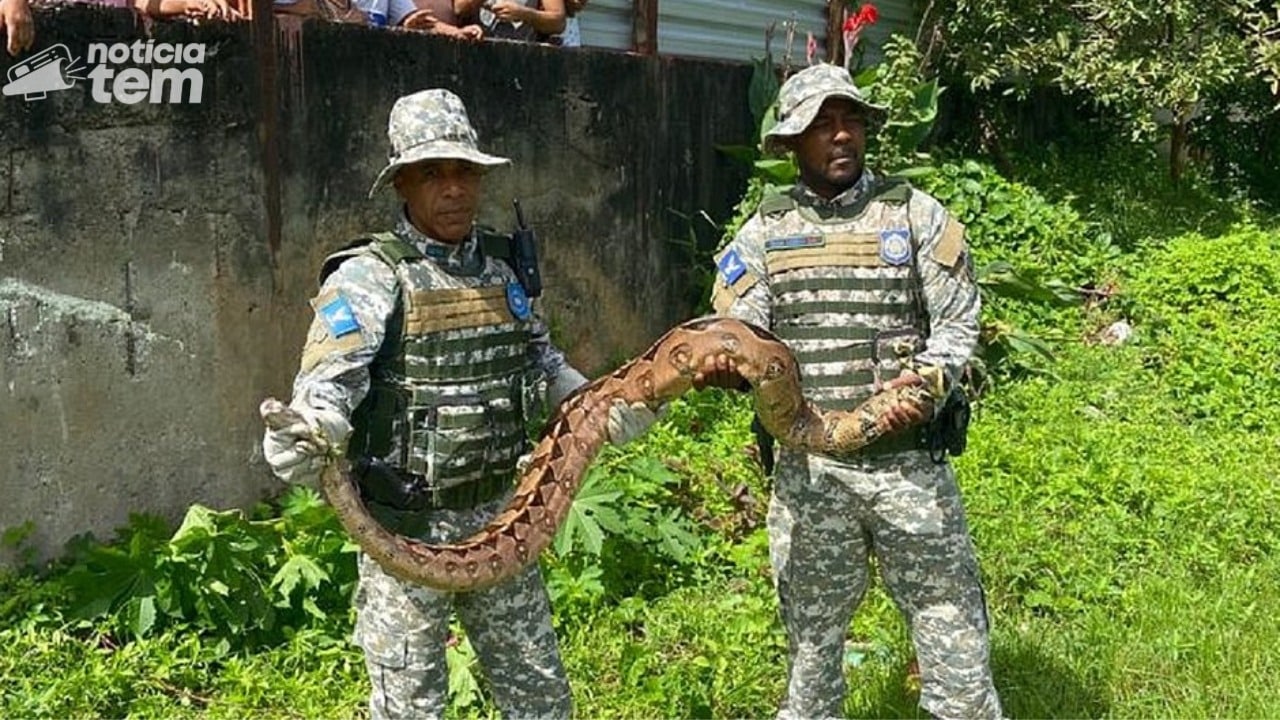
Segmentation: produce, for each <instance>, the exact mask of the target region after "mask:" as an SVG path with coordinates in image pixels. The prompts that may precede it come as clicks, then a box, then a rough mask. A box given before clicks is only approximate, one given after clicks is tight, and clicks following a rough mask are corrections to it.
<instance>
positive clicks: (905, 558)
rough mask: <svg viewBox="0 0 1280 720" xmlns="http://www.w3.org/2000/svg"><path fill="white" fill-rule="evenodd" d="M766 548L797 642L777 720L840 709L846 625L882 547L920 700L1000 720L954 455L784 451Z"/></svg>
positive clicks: (931, 708) (936, 708) (941, 711)
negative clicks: (842, 455) (860, 456)
mask: <svg viewBox="0 0 1280 720" xmlns="http://www.w3.org/2000/svg"><path fill="white" fill-rule="evenodd" d="M768 527H769V555H770V560H771V562H772V564H773V570H774V582H775V585H776V588H777V592H778V600H779V605H780V608H781V612H782V620H783V624H784V625H785V626H786V631H787V638H788V642H789V645H790V658H789V665H790V668H789V674H788V681H787V696H786V699H785V701H784V702H783V705H782V707H781V710H780V712H779V715H778V717H779V718H786V719H788V720H789V719H791V718H827V717H840V716H842V714H843V712H842V709H843V705H844V697H845V691H846V689H847V688H846V685H845V678H844V668H843V658H844V641H845V634H846V632H847V630H848V627H849V623H850V621H851V620H852V618H853V613H854V611H855V610H856V609H857V606H858V604H859V603H860V602H861V601H862V598H863V595H864V594H865V592H866V589H867V582H868V572H869V565H870V557H871V555H872V554H873V553H874V555H875V557H876V561H877V563H878V565H879V567H880V574H881V577H882V578H883V580H884V583H885V585H886V587H887V588H888V591H889V594H890V595H891V596H892V597H893V599H894V602H895V603H896V604H897V606H898V608H899V609H900V610H901V611H902V613H903V615H904V616H905V618H906V620H907V624H908V625H909V627H910V629H911V640H912V643H913V644H914V645H915V650H916V654H917V659H918V661H919V664H920V681H921V697H920V705H921V707H923V708H924V709H925V710H926V711H928V712H929V713H931V714H932V715H933V716H934V717H938V718H998V717H1000V716H1001V708H1000V700H999V698H998V697H997V695H996V690H995V687H994V685H993V683H992V680H991V671H990V667H989V663H988V627H987V612H986V601H985V598H984V597H983V593H982V585H981V581H980V578H979V574H978V564H977V560H976V557H975V554H974V547H973V542H972V540H971V538H970V537H969V529H968V524H967V522H966V520H965V515H964V506H963V503H962V501H961V498H960V491H959V488H958V487H957V486H956V480H955V474H954V472H953V471H952V469H951V466H950V465H948V464H942V465H939V464H935V463H933V462H932V461H930V460H929V458H928V456H927V454H926V453H924V452H905V453H898V454H895V455H892V456H886V457H884V458H879V459H869V460H865V461H860V463H859V464H857V465H854V464H849V463H842V462H837V461H835V460H831V459H829V458H824V457H818V456H807V455H803V454H797V453H784V454H783V455H782V456H781V457H780V458H779V463H778V467H777V469H776V471H775V479H774V491H773V497H772V499H771V501H770V505H769V515H768Z"/></svg>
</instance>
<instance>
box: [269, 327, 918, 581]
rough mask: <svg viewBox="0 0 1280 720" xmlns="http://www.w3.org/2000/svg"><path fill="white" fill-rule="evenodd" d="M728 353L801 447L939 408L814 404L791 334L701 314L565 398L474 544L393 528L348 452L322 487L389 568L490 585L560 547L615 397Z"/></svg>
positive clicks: (668, 395)
mask: <svg viewBox="0 0 1280 720" xmlns="http://www.w3.org/2000/svg"><path fill="white" fill-rule="evenodd" d="M718 355H725V356H727V357H728V358H729V359H731V360H733V361H734V362H735V363H736V365H737V371H738V373H739V374H740V375H741V376H742V377H743V378H744V379H745V380H746V381H747V382H748V383H750V385H751V388H752V391H753V393H754V395H755V406H756V412H757V414H758V415H759V417H760V420H761V422H762V424H763V425H764V427H765V429H766V430H768V432H769V434H771V435H772V436H773V437H774V438H776V439H777V440H778V442H780V443H781V444H782V445H784V446H787V447H791V448H796V449H801V450H805V451H809V452H818V453H824V454H829V455H836V456H839V455H847V454H849V453H852V452H854V451H856V450H858V449H859V448H861V447H864V446H866V445H867V444H869V443H871V442H873V441H875V440H876V439H878V438H880V437H881V436H883V435H884V434H885V433H886V432H888V430H889V425H888V423H887V421H886V420H885V415H886V413H887V412H888V411H889V410H890V409H892V408H893V407H895V406H898V405H900V404H904V403H914V404H916V405H917V406H929V405H930V404H931V399H930V398H931V396H930V395H929V393H928V391H927V390H925V389H923V388H921V387H917V386H904V387H895V388H889V389H885V390H882V391H881V392H879V393H876V394H875V395H873V396H872V397H871V398H869V399H868V400H867V401H866V402H864V403H863V404H861V405H859V406H858V407H857V408H854V409H853V410H849V411H825V410H822V409H820V408H818V407H816V406H814V405H812V404H811V403H809V402H807V401H806V400H805V399H804V396H803V394H802V393H801V387H800V371H799V365H798V364H797V362H796V359H795V357H794V356H793V355H792V353H791V351H790V350H789V349H788V348H787V346H786V345H785V344H784V343H783V342H782V341H781V340H779V339H778V338H777V337H775V336H774V335H772V334H771V333H769V332H767V331H765V330H763V329H761V328H759V327H756V326H754V325H751V324H748V323H744V322H741V321H739V320H734V319H729V318H701V319H697V320H691V321H689V322H686V323H683V324H681V325H678V326H676V327H674V328H672V329H671V330H669V331H668V332H667V333H666V334H664V335H663V336H662V337H661V338H659V339H658V341H657V342H655V343H654V344H653V345H652V346H651V347H650V348H649V349H648V350H647V351H646V352H644V353H643V354H642V355H639V356H638V357H636V358H634V359H632V360H631V361H630V362H627V363H626V364H625V365H623V366H621V367H620V368H618V369H617V370H616V371H614V372H613V373H611V374H609V375H605V376H603V377H601V378H598V379H597V380H595V381H593V382H591V383H588V384H587V385H584V386H583V387H582V388H579V389H578V390H577V391H575V392H574V393H573V394H572V395H570V396H569V397H568V398H566V399H565V400H564V401H562V402H561V403H560V406H559V407H558V408H557V410H556V412H555V414H554V415H553V416H552V418H551V419H550V420H549V421H548V422H547V425H546V426H545V428H544V430H543V433H542V436H541V438H540V440H539V441H538V443H537V445H536V447H535V448H534V451H533V454H532V458H531V460H530V462H529V463H528V464H527V465H526V466H525V468H524V470H523V472H522V474H521V476H520V480H519V483H518V484H517V486H516V489H515V493H514V495H513V496H512V498H511V500H510V502H509V503H508V504H507V507H506V508H505V509H504V510H503V511H502V512H501V513H499V514H498V515H497V516H496V517H494V518H493V520H492V521H491V522H489V523H488V524H487V525H486V526H485V527H484V528H482V529H481V530H479V531H478V532H476V533H475V534H473V535H472V536H470V537H468V538H466V539H463V540H461V541H459V542H456V543H451V544H429V543H424V542H421V541H419V540H414V539H412V538H408V537H404V536H402V535H399V534H396V533H394V532H391V531H390V530H387V529H386V528H385V527H383V526H382V525H381V524H380V523H379V522H378V521H377V520H375V519H374V518H373V517H372V516H371V515H370V514H369V512H368V510H367V509H366V508H365V506H364V503H363V501H362V500H361V497H360V492H359V489H358V488H357V487H356V485H355V483H354V482H353V481H352V480H351V477H350V474H349V466H348V463H347V461H346V460H345V459H341V458H338V459H336V460H335V461H334V462H332V463H330V464H329V465H328V466H327V467H326V468H325V470H324V472H323V473H322V476H321V488H322V490H323V492H324V494H325V496H326V498H327V499H328V501H329V503H330V504H331V505H332V507H333V509H334V511H335V512H336V514H337V516H338V518H339V520H340V521H341V523H342V525H343V527H344V528H346V530H347V532H348V533H350V534H351V536H352V537H353V538H354V539H355V540H356V542H358V543H359V544H360V546H361V547H362V548H363V549H364V551H365V552H366V553H368V554H369V555H370V556H371V557H372V558H373V559H374V560H376V561H377V562H378V563H379V564H380V565H381V566H382V567H383V569H385V570H386V571H387V572H388V573H390V574H391V575H394V576H396V577H398V578H401V579H402V580H406V581H409V582H413V583H418V584H421V585H426V586H428V587H432V588H436V589H439V590H447V591H472V590H482V589H484V588H488V587H492V586H493V585H495V584H497V583H500V582H502V581H503V580H505V579H507V578H510V577H512V576H513V575H515V574H516V573H517V572H519V571H520V570H521V569H523V568H524V567H526V566H527V565H528V564H529V563H531V562H533V561H534V560H535V559H536V558H537V557H538V554H539V553H540V552H542V551H543V550H544V549H545V548H546V547H547V546H548V545H549V544H551V541H552V540H553V539H554V537H555V534H556V531H557V529H558V528H559V527H560V525H561V524H562V523H563V522H564V519H565V517H566V516H567V515H568V513H569V508H570V506H571V505H572V503H573V498H574V496H575V495H576V494H577V492H578V489H579V487H580V486H581V483H582V479H583V477H584V475H585V474H586V471H587V469H588V467H590V465H591V463H592V462H593V460H594V458H595V455H596V453H597V452H598V451H599V450H600V448H601V446H603V445H604V444H605V443H606V442H607V441H608V430H607V425H606V423H607V420H608V416H609V409H610V407H611V406H612V404H613V403H614V400H615V399H622V400H624V401H626V402H627V403H637V402H639V403H644V404H645V405H646V406H648V407H649V408H651V409H654V410H656V409H658V408H659V407H660V406H661V405H663V404H665V403H667V402H669V401H671V400H673V399H675V398H676V397H679V396H680V395H682V394H684V393H685V392H687V391H689V390H690V389H691V388H693V380H694V375H695V373H696V372H698V371H699V370H700V369H702V368H703V367H704V365H703V363H704V362H705V361H706V358H707V357H709V356H710V357H715V356H718ZM267 403H275V405H273V406H271V407H268V405H267ZM262 412H263V417H264V418H267V420H268V424H269V425H273V426H280V423H282V422H284V418H282V414H287V413H292V412H293V411H292V410H290V409H289V408H287V407H285V406H284V405H283V404H282V403H279V401H276V400H268V401H266V402H265V403H264V404H263V409H262ZM272 417H274V418H275V419H274V421H273V420H272Z"/></svg>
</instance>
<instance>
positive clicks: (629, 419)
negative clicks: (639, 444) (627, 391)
mask: <svg viewBox="0 0 1280 720" xmlns="http://www.w3.org/2000/svg"><path fill="white" fill-rule="evenodd" d="M657 419H658V415H657V413H655V412H654V411H652V410H650V409H649V406H648V405H645V404H644V403H639V402H638V403H631V404H627V401H626V400H623V399H622V398H614V400H613V406H612V407H610V408H609V421H608V428H609V442H611V443H613V444H614V445H626V444H627V443H629V442H631V441H632V440H635V439H636V438H637V437H640V436H641V435H643V434H644V432H645V431H646V430H648V429H649V426H650V425H652V424H653V423H654V422H655V421H656V420H657Z"/></svg>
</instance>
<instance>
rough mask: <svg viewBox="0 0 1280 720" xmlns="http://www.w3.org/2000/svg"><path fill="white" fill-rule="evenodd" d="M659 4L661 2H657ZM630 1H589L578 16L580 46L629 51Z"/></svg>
mask: <svg viewBox="0 0 1280 720" xmlns="http://www.w3.org/2000/svg"><path fill="white" fill-rule="evenodd" d="M659 2H661V0H659ZM632 5H633V3H632V0H590V2H588V3H587V7H586V8H584V9H583V11H582V12H581V13H579V14H578V26H579V29H581V30H582V44H583V45H584V46H590V47H606V48H613V49H614V50H630V49H631V27H632V24H633V22H634V21H633V20H632V16H633V15H634V10H633V7H632Z"/></svg>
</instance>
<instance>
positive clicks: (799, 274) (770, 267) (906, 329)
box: [759, 180, 928, 410]
mask: <svg viewBox="0 0 1280 720" xmlns="http://www.w3.org/2000/svg"><path fill="white" fill-rule="evenodd" d="M910 191H911V189H910V186H909V185H907V184H906V183H905V182H901V181H895V180H882V181H880V182H879V183H878V184H877V186H876V187H874V188H873V189H872V190H871V192H869V193H868V195H867V197H865V198H863V199H862V200H861V201H859V202H857V203H853V204H851V205H847V206H838V207H834V208H817V207H812V206H807V205H803V204H800V203H797V202H796V200H795V199H794V198H792V197H790V196H783V195H775V196H771V197H767V198H766V199H765V200H764V201H763V202H762V203H761V206H760V210H759V212H760V213H761V215H762V216H764V218H765V219H766V220H767V221H769V226H770V227H771V229H772V228H777V230H774V232H775V233H779V234H778V235H775V236H773V237H771V238H770V239H768V240H767V241H766V242H765V270H766V272H767V273H768V281H769V285H770V287H771V289H772V291H773V296H774V303H773V331H774V333H775V334H777V335H778V336H779V337H780V338H782V339H783V340H785V341H786V343H787V345H788V346H790V347H791V349H792V351H793V352H794V353H795V356H796V359H797V361H799V364H800V373H801V377H802V383H803V386H804V388H805V391H806V393H805V394H806V395H807V396H808V397H809V399H811V400H812V401H813V402H814V403H815V404H817V405H819V406H821V407H823V408H826V409H840V410H847V409H851V408H853V407H855V406H856V405H858V404H859V403H861V402H862V401H863V400H865V399H867V398H868V397H869V396H870V395H871V394H872V393H873V392H874V391H875V390H876V389H877V388H878V387H879V386H880V385H881V384H883V383H885V382H888V381H889V380H891V379H893V378H895V377H897V376H898V375H899V374H900V373H901V372H902V369H903V367H904V366H905V363H906V361H907V360H908V359H909V358H910V357H911V356H913V355H914V354H915V353H917V352H919V351H921V350H922V349H923V348H924V338H925V336H926V333H927V328H928V320H927V318H926V316H925V311H924V302H923V296H922V292H921V287H920V279H919V271H918V270H917V268H916V258H915V255H916V251H917V249H918V241H917V239H916V238H915V237H914V233H913V231H912V227H911V222H910V219H909V216H908V201H909V199H910Z"/></svg>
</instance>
